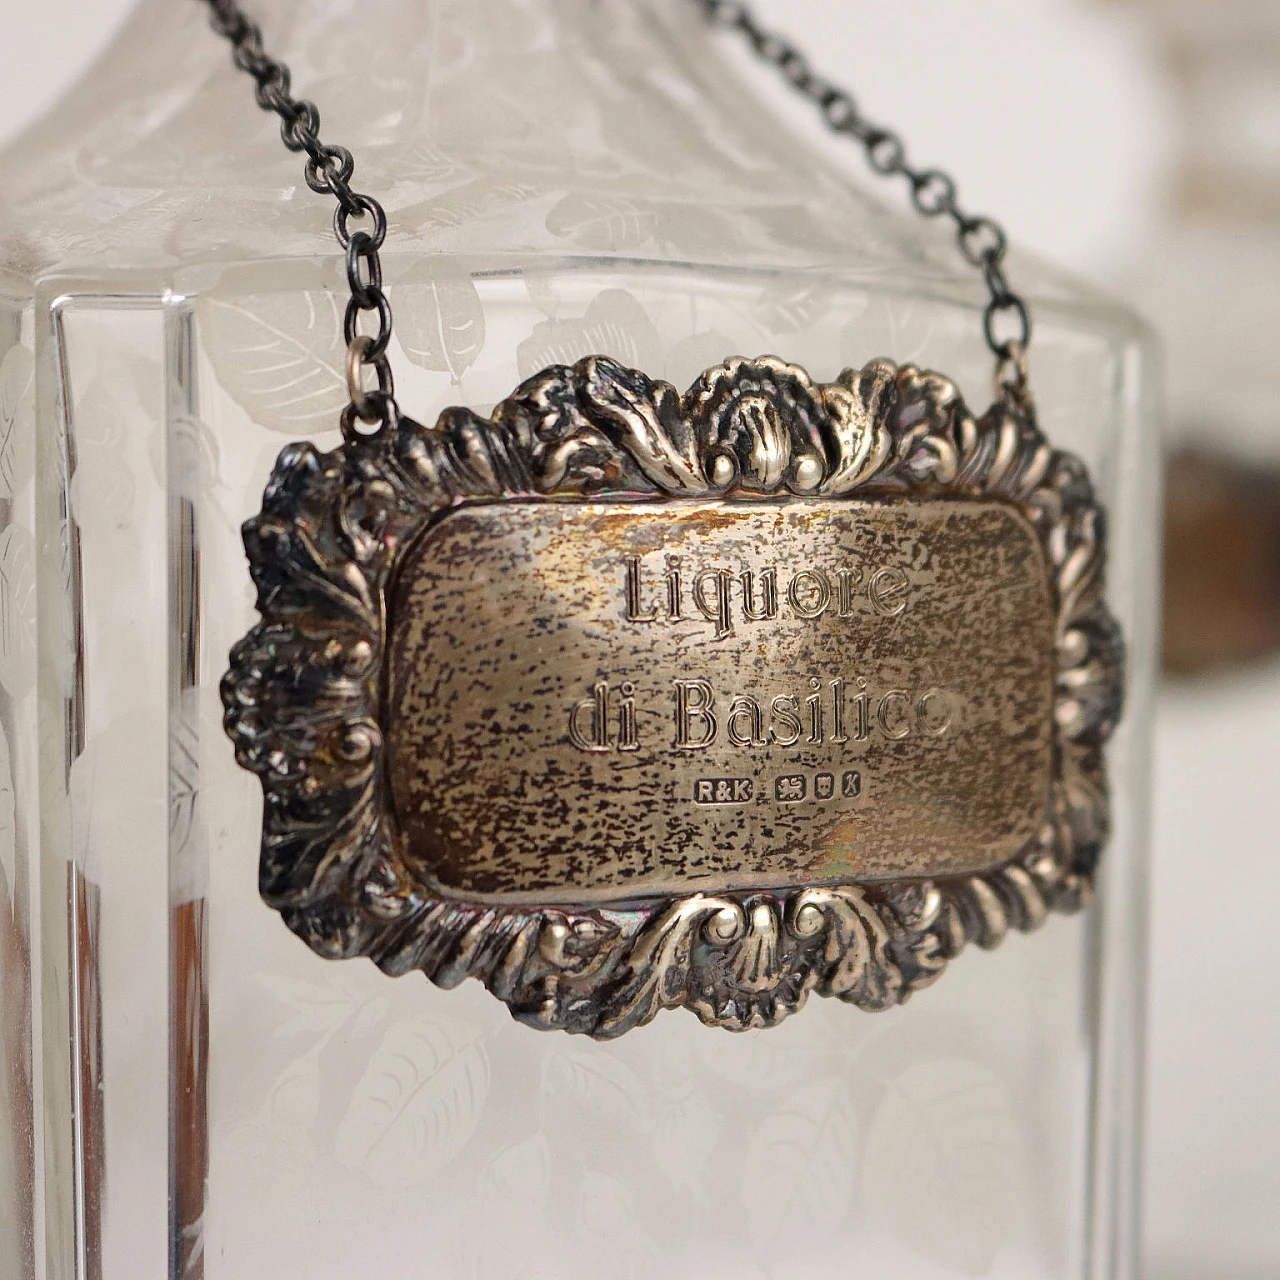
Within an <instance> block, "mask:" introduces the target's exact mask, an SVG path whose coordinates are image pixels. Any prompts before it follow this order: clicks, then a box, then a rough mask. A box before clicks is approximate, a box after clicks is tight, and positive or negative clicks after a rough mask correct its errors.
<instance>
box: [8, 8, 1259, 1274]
mask: <svg viewBox="0 0 1280 1280" xmlns="http://www.w3.org/2000/svg"><path fill="white" fill-rule="evenodd" d="M189 2H190V0H174V3H189ZM269 2H270V0H260V3H259V7H260V8H263V9H265V8H266V7H267V6H268V5H269ZM417 2H418V3H429V0H417ZM0 4H2V5H3V17H4V21H3V23H0V30H2V31H3V33H4V37H3V40H2V41H0V145H2V144H3V143H4V142H5V141H7V139H8V138H9V137H11V136H12V135H13V134H15V133H16V132H18V131H19V130H20V129H21V128H22V127H23V126H24V124H26V123H27V122H29V121H31V120H33V119H34V118H35V117H36V116H37V115H38V114H39V113H40V112H41V111H42V110H43V109H44V108H45V107H46V106H47V105H48V104H49V103H51V102H52V101H53V99H54V98H55V97H56V96H57V95H58V93H59V92H60V91H61V90H62V89H63V88H64V87H66V86H67V85H69V84H70V83H71V82H72V81H73V80H74V79H75V78H76V76H77V75H78V74H79V73H80V72H81V71H82V70H83V69H84V68H85V67H86V66H87V65H88V63H89V62H90V61H91V60H92V59H93V58H94V57H95V56H97V54H98V53H99V52H100V51H101V49H102V48H103V47H104V46H105V45H106V43H107V41H108V40H109V38H110V37H111V35H112V33H113V31H114V29H115V28H116V26H117V25H118V24H119V23H120V21H121V20H122V18H123V16H124V14H125V12H126V11H127V9H128V7H129V0H41V2H40V3H39V4H30V3H28V0H21V2H20V0H0ZM757 8H758V10H759V12H760V14H761V16H762V17H763V18H766V19H767V20H768V21H769V22H770V23H771V24H773V25H775V26H778V27H780V28H781V29H783V30H785V31H787V32H789V33H791V34H792V35H793V36H794V38H795V39H796V40H797V42H798V43H800V44H801V45H803V46H805V47H807V48H808V49H810V50H811V51H813V53H814V55H815V60H816V61H817V62H818V64H819V66H820V68H821V69H823V70H825V71H826V72H828V73H829V74H830V75H831V76H832V77H833V78H834V79H837V80H839V81H841V82H845V83H848V84H849V85H850V86H851V87H852V88H853V89H854V91H855V92H856V93H857V95H858V97H859V99H860V101H861V102H862V103H863V104H864V106H865V108H866V109H867V110H868V111H869V112H871V113H872V114H874V115H875V116H876V117H877V118H879V119H884V120H886V121H888V122H891V123H893V124H894V125H896V126H899V127H900V128H901V130H902V132H903V134H904V135H905V137H906V138H907V139H908V141H909V143H910V144H911V152H912V155H913V156H914V157H916V158H917V159H918V160H920V161H922V162H926V163H937V164H940V165H942V166H943V167H945V168H948V169H949V170H951V171H952V172H954V173H955V174H957V175H958V177H959V178H960V185H961V190H962V192H963V194H964V196H965V199H966V200H967V201H968V203H969V204H970V206H971V207H973V208H975V209H978V210H982V211H990V212H992V213H994V214H996V215H998V216H999V217H1000V218H1001V219H1002V220H1003V221H1004V222H1005V223H1006V224H1007V226H1008V227H1009V229H1010V231H1011V233H1012V235H1013V237H1014V239H1015V240H1017V241H1018V242H1019V243H1020V244H1021V245H1022V246H1023V247H1025V248H1028V249H1032V250H1035V251H1036V252H1038V253H1040V254H1041V255H1043V256H1045V257H1048V258H1050V259H1053V260H1055V261H1056V262H1058V263H1060V264H1062V265H1065V266H1067V267H1070V268H1073V269H1074V270H1076V271H1078V272H1079V273H1081V274H1084V275H1087V276H1090V277H1093V278H1095V279H1099V280H1103V281H1107V282H1109V283H1110V284H1111V286H1112V287H1113V289H1114V290H1115V291H1117V292H1119V293H1121V294H1124V295H1127V296H1129V297H1130V298H1132V299H1134V300H1135V302H1136V303H1137V304H1138V305H1139V306H1140V307H1141V308H1142V309H1144V310H1146V311H1147V313H1148V315H1149V317H1150V318H1151V319H1152V321H1153V322H1154V323H1155V324H1156V326H1157V328H1159V329H1161V330H1162V331H1163V332H1164V334H1165V336H1166V338H1167V342H1168V349H1169V368H1170V370H1171V373H1172V375H1173V376H1172V377H1171V419H1172V421H1173V423H1174V424H1175V429H1177V430H1179V431H1184V430H1191V429H1192V428H1193V427H1194V426H1196V425H1197V424H1198V425H1199V426H1200V427H1201V429H1202V430H1206V429H1211V431H1212V432H1213V439H1212V441H1211V443H1213V444H1215V445H1216V446H1217V447H1219V448H1224V449H1227V450H1234V451H1235V452H1239V453H1242V454H1248V455H1250V456H1252V457H1253V458H1255V459H1257V458H1262V459H1264V460H1265V459H1269V460H1270V461H1271V462H1272V463H1273V464H1274V463H1280V416H1278V415H1276V413H1275V410H1274V406H1275V398H1274V392H1275V391H1277V390H1280V386H1276V385H1275V384H1276V382H1277V381H1280V375H1277V374H1275V373H1273V372H1271V366H1275V365H1280V361H1277V360H1276V359H1275V352H1274V344H1275V342H1276V337H1275V335H1276V333H1277V329H1276V327H1275V324H1274V320H1275V318H1276V317H1275V315H1274V308H1275V306H1276V303H1275V301H1274V299H1273V295H1275V296H1277V297H1280V290H1277V289H1276V285H1277V284H1278V283H1280V277H1277V275H1276V274H1275V272H1276V270H1277V267H1278V265H1280V200H1276V199H1275V196H1276V191H1277V187H1278V185H1280V3H1275V2H1266V3H1263V2H1261V0H1259V2H1258V3H1252V4H1249V3H1245V0H1215V3H1213V4H1204V3H1200V4H1196V3H1195V2H1194V0H1145V3H1142V2H1140V0H1132V3H1128V4H1126V3H1123V2H1120V0H1112V2H1111V3H1103V2H1102V0H965V2H964V3H957V0H757ZM1201 20H1207V21H1205V32H1200V31H1198V30H1196V29H1195V24H1196V22H1197V21H1201ZM1210 21H1211V23H1212V30H1210ZM268 25H269V24H268ZM1232 32H1234V33H1235V34H1234V35H1232V34H1231V33H1232ZM1179 33H1181V34H1179ZM1206 33H1208V34H1206ZM1224 33H1225V34H1224ZM1210 37H1212V41H1216V42H1217V45H1216V46H1215V51H1213V52H1212V54H1210V53H1209V52H1204V53H1203V57H1202V55H1201V54H1200V53H1197V52H1196V50H1197V49H1201V48H1203V49H1205V50H1207V49H1208V45H1207V44H1205V43H1204V42H1205V41H1208V40H1209V39H1210ZM1231 40H1234V41H1235V43H1234V44H1232V43H1231ZM1197 42H1199V43H1197ZM284 52H285V54H286V56H287V52H288V51H287V50H285V51H284ZM210 56H211V57H213V56H219V55H218V54H217V51H216V49H214V47H213V46H212V45H211V46H210ZM1206 68H1208V70H1206ZM762 83H763V82H762ZM1215 86H1216V87H1215ZM1215 94H1216V97H1215ZM1179 102H1181V103H1182V104H1183V105H1182V108H1181V109H1180V107H1179ZM1188 102H1191V103H1192V104H1193V107H1194V112H1193V114H1191V115H1188V114H1186V104H1187V103H1188ZM1219 161H1220V162H1221V165H1222V166H1225V167H1226V168H1227V169H1230V170H1231V173H1232V175H1234V177H1235V178H1237V179H1239V178H1240V177H1241V175H1244V185H1243V187H1237V186H1235V185H1232V183H1229V182H1224V181H1223V180H1222V175H1221V172H1220V171H1219V169H1218V168H1216V167H1215V166H1217V165H1218V162H1219ZM282 163H284V160H283V158H282ZM850 165H851V167H852V168H853V170H854V171H856V169H857V160H856V158H855V157H853V156H852V155H851V156H850ZM2 181H3V174H2V173H0V182H2ZM1250 184H1252V185H1250ZM1223 192H1226V193H1227V195H1226V196H1224V195H1223V194H1222V193H1223ZM1255 195H1256V196H1258V199H1256V200H1255V199H1253V198H1252V196H1255ZM1175 197H1176V198H1175ZM1228 197H1229V198H1228ZM1269 201H1272V202H1273V203H1269ZM1219 206H1221V207H1219ZM1228 206H1230V207H1228ZM1193 208H1194V210H1195V211H1196V214H1197V217H1196V225H1195V226H1194V227H1191V226H1190V224H1189V221H1188V210H1190V209H1193ZM1224 361H1225V362H1226V363H1225V364H1224ZM1224 368H1225V369H1227V370H1230V371H1232V372H1231V376H1230V379H1228V378H1227V377H1225V376H1224V375H1223V372H1222V371H1223V369H1224ZM1237 368H1243V369H1244V370H1245V373H1244V374H1243V375H1237V374H1235V372H1234V371H1235V370H1236V369H1237ZM1250 370H1258V371H1259V372H1257V373H1256V374H1255V373H1253V372H1250ZM1228 380H1230V381H1231V386H1230V388H1227V387H1226V386H1224V385H1223V384H1224V383H1225V382H1226V381H1228ZM1219 410H1220V411H1221V413H1222V420H1221V421H1219V420H1216V413H1215V411H1219ZM1278 762H1280V665H1277V662H1276V661H1275V660H1274V659H1273V660H1272V661H1271V662H1270V663H1264V664H1263V665H1262V666H1261V667H1254V668H1253V669H1251V670H1248V671H1244V672H1239V673H1236V674H1231V675H1227V676H1211V677H1201V678H1200V679H1199V680H1198V681H1196V682H1184V683H1182V684H1178V685H1172V686H1170V687H1169V688H1168V689H1167V690H1166V692H1165V693H1164V695H1163V699H1162V710H1161V721H1160V727H1159V735H1158V742H1157V789H1156V805H1155V817H1156V822H1155V856H1154V860H1153V904H1154V912H1153V928H1152V942H1153V948H1152V965H1151V969H1152V980H1151V1044H1150V1051H1151V1052H1150V1064H1149V1087H1148V1135H1147V1228H1146V1237H1147V1256H1148V1280H1264V1278H1266V1280H1276V1278H1277V1277H1280V1213H1277V1209H1278V1208H1280V1157H1278V1155H1277V1152H1278V1151H1280V1089H1277V1085H1276V1081H1277V1080H1278V1079H1280V1016H1278V1015H1280V1001H1278V1000H1277V996H1276V985H1275V982H1274V980H1273V978H1272V974H1271V970H1270V963H1271V962H1272V955H1273V947H1272V945H1271V938H1270V935H1271V934H1272V932H1273V931H1274V929H1275V926H1274V925H1273V923H1272V921H1271V918H1270V911H1269V908H1270V906H1271V905H1272V904H1273V902H1274V901H1275V900H1276V899H1277V897H1278V896H1280V837H1278V836H1277V825H1276V820H1275V818H1274V817H1273V810H1272V808H1271V803H1272V802H1273V798H1274V796H1275V794H1276V792H1277V784H1280V763H1278ZM1263 907H1266V908H1268V910H1265V911H1263V912H1262V915H1261V916H1260V917H1259V918H1258V919H1255V917H1254V912H1255V910H1260V909H1261V908H1263Z"/></svg>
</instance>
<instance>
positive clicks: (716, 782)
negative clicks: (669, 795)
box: [693, 778, 755, 804]
mask: <svg viewBox="0 0 1280 1280" xmlns="http://www.w3.org/2000/svg"><path fill="white" fill-rule="evenodd" d="M754 795H755V786H754V784H753V783H752V781H751V779H750V778H699V779H698V780H697V782H695V783H694V784H693V799H694V803H695V804H750V803H751V801H752V799H753V798H754Z"/></svg>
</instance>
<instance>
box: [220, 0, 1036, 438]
mask: <svg viewBox="0 0 1280 1280" xmlns="http://www.w3.org/2000/svg"><path fill="white" fill-rule="evenodd" d="M204 3H205V4H207V5H208V7H209V10H210V15H211V22H212V26H213V29H214V30H215V31H216V32H218V34H219V35H221V36H223V37H224V38H225V39H226V40H227V41H228V42H229V43H230V45H231V57H232V61H233V62H234V63H235V65H236V66H237V67H238V68H239V69H240V70H241V71H244V72H246V73H247V74H248V75H250V76H252V77H253V80H254V82H255V84H256V86H257V87H256V89H255V91H254V97H255V98H256V99H257V103H258V106H260V107H261V108H262V109H263V110H264V111H273V112H275V114H276V115H278V116H279V117H280V137H281V139H282V140H283V142H284V145H285V146H286V147H288V149H289V150H290V151H305V152H306V153H307V163H306V168H305V170H304V176H305V178H306V183H307V186H308V187H310V188H311V190H312V191H315V192H317V193H318V194H321V195H323V194H325V193H328V194H329V195H332V196H333V197H334V199H335V200H336V201H337V208H336V209H335V210H334V215H333V230H334V234H335V235H336V236H337V238H338V243H339V244H341V246H342V248H343V250H344V251H345V253H346V260H347V284H348V286H349V288H350V291H351V297H350V299H349V300H348V302H347V310H346V315H345V316H344V319H343V336H344V338H345V340H346V343H347V393H348V396H349V398H350V404H349V405H348V407H347V410H346V413H345V414H344V417H343V423H344V429H346V430H352V429H354V425H355V424H354V419H356V418H359V419H360V421H361V422H364V423H369V424H374V423H377V424H379V426H386V425H388V424H390V423H392V422H393V421H394V420H395V418H396V416H397V412H398V411H397V408H396V401H395V384H394V381H393V379H392V376H391V365H390V363H389V361H388V359H387V344H388V343H389V342H390V340H391V325H392V316H391V304H390V302H389V301H388V300H387V295H386V294H385V293H384V292H383V289H382V262H381V259H380V257H379V252H380V250H381V249H382V245H383V242H384V241H385V240H386V236H387V215H386V213H385V211H384V210H383V208H382V206H381V205H380V204H379V203H378V201H377V200H375V199H374V198H373V197H372V196H368V195H363V194H361V193H360V192H357V191H353V190H352V189H351V177H352V175H353V173H354V172H355V161H354V160H353V159H352V156H351V152H350V151H348V150H347V149H346V147H339V146H335V145H333V144H332V143H324V142H321V141H320V112H319V111H318V110H317V108H316V105H315V103H313V102H309V101H307V99H305V98H295V97H293V96H292V94H291V93H290V84H289V68H288V67H286V66H285V65H284V63H282V62H280V61H278V60H277V59H275V58H272V57H271V56H270V55H269V54H267V53H266V52H265V51H264V50H263V47H262V32H261V30H259V28H258V26H257V24H256V23H255V22H253V21H252V20H251V19H250V18H249V17H248V16H247V15H246V14H245V12H244V10H243V9H241V8H240V5H239V4H238V3H237V0H204ZM694 3H695V4H697V5H698V6H699V7H700V8H701V9H702V11H703V12H704V13H705V14H706V16H707V18H708V20H709V21H711V22H713V23H715V24H716V25H717V26H721V27H725V28H728V29H731V30H734V31H737V32H739V33H741V35H742V36H743V37H744V38H745V39H746V40H747V42H748V43H749V44H750V45H751V47H752V49H754V51H755V52H756V54H757V55H759V57H760V58H761V59H763V60H764V61H765V62H767V63H770V64H771V65H773V66H775V67H776V68H777V69H778V70H779V71H780V72H781V73H782V75H783V76H784V77H785V78H786V80H787V81H788V82H789V83H790V84H791V86H792V87H793V88H794V89H795V90H796V91H797V92H798V93H800V94H802V95H803V96H804V97H806V98H808V99H809V100H810V101H811V102H813V103H814V105H815V106H817V107H818V109H819V110H820V111H821V113H822V117H823V119H824V120H825V121H826V123H827V125H828V127H829V128H830V129H831V130H832V132H833V133H836V134H840V135H843V136H845V137H849V138H852V139H853V140H854V141H855V142H859V143H861V144H862V147H863V149H864V150H865V152H866V156H867V163H868V164H869V165H870V166H871V168H872V170H873V171H874V172H875V173H877V174H880V175H882V176H884V177H892V176H894V175H901V176H902V177H904V178H905V179H906V180H907V182H908V184H909V186H910V188H911V203H912V204H913V205H914V206H915V209H916V211H917V212H918V213H920V214H921V215H922V216H923V217H926V218H939V217H943V216H946V217H949V218H950V219H951V220H952V221H953V222H954V223H955V225H956V239H957V243H958V244H959V247H960V252H961V253H962V254H963V255H964V258H965V260H966V261H967V262H968V263H970V265H972V266H974V267H976V268H978V269H979V270H980V271H981V272H982V276H983V280H984V281H985V282H986V286H987V291H988V293H989V294H990V297H989V299H988V302H987V305H986V307H985V309H984V310H983V313H982V331H983V335H984V336H985V338H986V340H987V346H988V347H990V349H991V352H992V354H993V355H994V356H995V357H996V382H997V386H998V388H999V390H1000V392H1001V393H1003V394H1007V395H1009V396H1012V397H1013V398H1014V399H1016V400H1018V401H1021V402H1023V403H1026V402H1028V401H1029V394H1028V389H1027V347H1028V346H1029V345H1030V343H1031V314H1030V311H1029V310H1028V308H1027V304H1026V302H1025V301H1024V300H1023V299H1022V298H1021V297H1019V296H1018V294H1016V293H1014V291H1013V290H1012V289H1011V288H1010V287H1009V282H1008V280H1007V279H1006V278H1005V273H1004V261H1005V256H1006V254H1007V253H1008V249H1009V242H1008V237H1007V236H1006V235H1005V232H1004V228H1003V227H1001V226H1000V224H999V223H997V222H995V221H994V220H993V219H991V218H987V217H980V216H974V215H972V214H969V213H966V212H965V211H964V210H963V209H962V208H961V207H960V205H959V203H958V199H957V195H956V184H955V179H953V178H952V177H951V176H950V175H949V174H947V173H944V172H943V171H942V170H940V169H918V168H915V167H914V166H913V165H911V164H909V163H908V161H907V151H906V146H905V145H904V143H903V141H902V139H901V138H900V137H899V136H898V135H897V134H896V133H894V132H893V131H892V130H890V129H886V128H884V127H882V126H881V125H877V124H874V123H872V121H870V120H868V119H867V118H866V116H864V115H863V114H862V113H861V111H860V110H859V109H858V104H857V102H856V101H855V100H854V98H853V96H852V95H851V94H849V93H848V92H847V91H846V90H844V89H840V88H837V87H836V86H835V85H833V84H831V83H829V82H828V81H826V80H824V79H823V78H822V77H821V76H819V75H817V74H816V73H815V72H814V71H813V69H812V68H811V66H810V65H809V60H808V59H807V58H806V57H805V56H804V54H802V53H801V52H800V51H799V50H798V49H797V48H796V47H795V46H794V45H792V44H790V43H789V42H788V41H786V40H784V39H783V38H781V37H780V36H777V35H773V34H772V33H770V32H768V31H765V30H764V29H763V28H762V27H761V26H760V25H759V23H758V22H757V21H756V20H755V18H754V16H753V15H752V13H751V10H750V9H749V8H748V7H747V6H746V5H745V4H743V3H741V2H740V0H694ZM352 219H360V220H363V219H368V220H369V225H368V227H367V228H366V227H360V228H358V229H356V230H354V231H353V230H352V229H351V227H350V222H351V220H352ZM362 312H370V313H374V314H375V315H376V318H377V324H378V327H377V331H376V332H374V333H364V332H362V331H361V330H360V315H361V313H362ZM1002 324H1003V325H1005V326H1009V325H1012V327H1013V330H1014V332H1013V333H1012V335H1011V336H1007V337H1001V336H1000V334H999V332H998V328H999V327H1000V326H1001V325H1002ZM369 371H372V373H373V375H374V377H375V378H376V381H377V385H376V386H375V387H367V386H366V385H365V384H366V380H367V375H368V372H369Z"/></svg>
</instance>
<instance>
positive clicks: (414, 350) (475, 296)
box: [395, 257, 485, 383]
mask: <svg viewBox="0 0 1280 1280" xmlns="http://www.w3.org/2000/svg"><path fill="white" fill-rule="evenodd" d="M395 301H396V313H397V317H398V319H397V332H398V334H399V336H400V345H401V346H402V347H403V349H404V353H405V355H406V356H408V358H409V359H410V360H412V361H413V362H414V364H416V365H420V366H421V367H422V368H424V369H430V370H432V371H434V372H437V373H447V374H448V375H449V376H450V377H451V378H452V379H453V381H454V382H455V383H456V382H459V381H461V379H462V375H463V374H464V373H466V371H467V370H468V369H470V368H471V366H472V365H473V364H475V362H476V358H477V357H478V356H479V354H480V352H481V351H482V350H483V348H484V337H485V327H484V306H483V304H482V303H481V301H480V294H479V293H478V292H477V290H476V285H475V281H474V280H472V278H471V273H470V272H469V271H467V270H466V268H464V267H463V266H461V265H460V264H459V263H458V262H457V261H456V260H455V259H453V258H436V257H431V258H424V259H422V261H420V262H418V263H416V264H415V265H414V266H413V267H411V268H410V269H409V270H408V271H407V272H406V273H405V275H404V276H402V277H401V279H400V280H399V281H398V283H397V285H396V289H395Z"/></svg>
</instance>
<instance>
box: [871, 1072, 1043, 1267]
mask: <svg viewBox="0 0 1280 1280" xmlns="http://www.w3.org/2000/svg"><path fill="white" fill-rule="evenodd" d="M1018 1174H1019V1170H1018V1134H1017V1128H1016V1126H1015V1123H1014V1118H1013V1113H1012V1108H1011V1105H1010V1098H1009V1091H1008V1087H1007V1085H1005V1084H1004V1082H1003V1081H1002V1080H1001V1079H1000V1077H999V1076H997V1075H996V1074H995V1073H994V1072H993V1071H991V1070H990V1069H989V1068H988V1067H985V1066H982V1065H980V1064H978V1063H974V1062H968V1061H965V1060H963V1059H955V1058H952V1059H946V1058H943V1059H935V1060H932V1061H927V1062H917V1063H912V1064H911V1065H909V1066H907V1067H905V1068H904V1069H903V1070H901V1071H900V1072H898V1073H896V1074H895V1076H894V1077H893V1078H892V1079H891V1080H890V1081H889V1082H888V1084H887V1086H886V1088H885V1092H884V1097H883V1099H882V1100H881V1102H880V1105H879V1107H878V1108H877V1110H876V1113H875V1116H874V1117H873V1119H872V1121H871V1128H870V1131H869V1132H868V1134H867V1143H866V1152H865V1155H864V1164H863V1197H864V1203H865V1207H866V1213H867V1217H868V1219H869V1220H871V1221H872V1222H874V1223H875V1224H876V1225H878V1226H881V1227H883V1228H885V1229H886V1230H888V1231H890V1232H891V1233H892V1234H893V1235H895V1236H896V1237H897V1238H898V1239H899V1240H901V1241H902V1242H903V1243H904V1244H906V1245H907V1246H908V1247H909V1248H910V1249H911V1250H912V1251H913V1252H914V1253H916V1254H918V1255H919V1256H920V1257H922V1258H927V1259H929V1260H930V1261H932V1262H936V1263H938V1264H940V1265H941V1266H944V1267H949V1268H952V1269H953V1270H955V1271H957V1272H958V1273H960V1274H962V1275H968V1276H980V1275H985V1274H986V1273H987V1272H988V1271H989V1270H990V1269H991V1266H992V1264H993V1262H994V1261H995V1258H996V1255H997V1253H998V1252H999V1250H1000V1248H1001V1246H1002V1245H1003V1244H1004V1243H1005V1241H1006V1240H1007V1238H1008V1236H1009V1234H1010V1231H1011V1228H1012V1224H1013V1221H1014V1220H1015V1214H1016V1200H1015V1196H1016V1194H1017V1185H1018Z"/></svg>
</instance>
